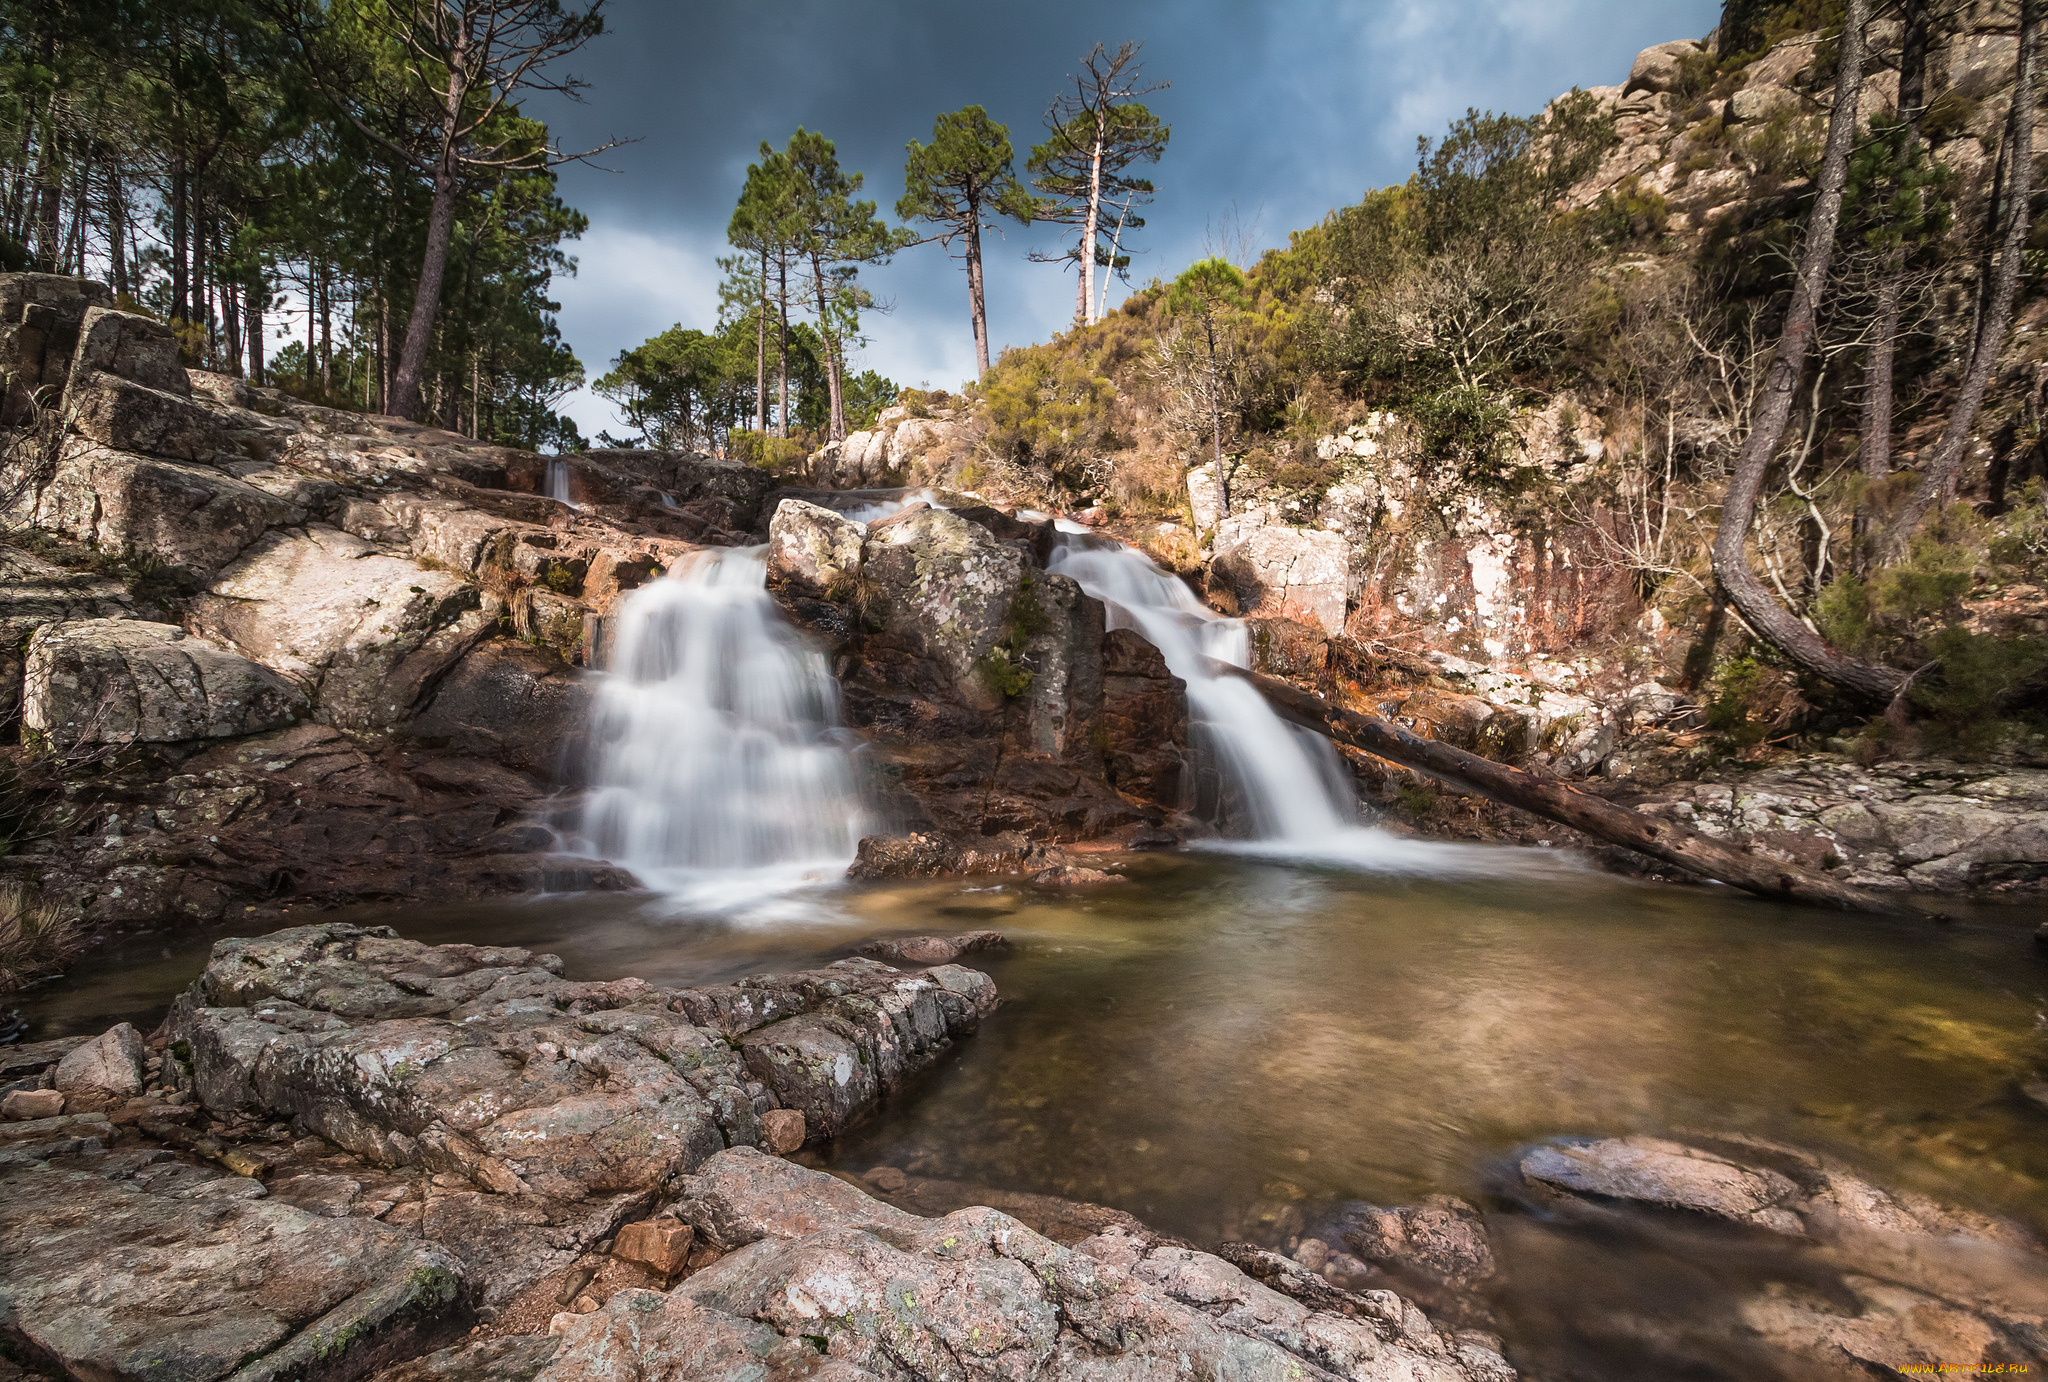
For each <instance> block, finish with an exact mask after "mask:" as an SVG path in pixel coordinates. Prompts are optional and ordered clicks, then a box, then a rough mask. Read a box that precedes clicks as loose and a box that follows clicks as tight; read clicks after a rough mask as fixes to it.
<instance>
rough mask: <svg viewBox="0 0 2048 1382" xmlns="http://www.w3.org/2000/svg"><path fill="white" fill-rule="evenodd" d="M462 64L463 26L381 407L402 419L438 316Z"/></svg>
mask: <svg viewBox="0 0 2048 1382" xmlns="http://www.w3.org/2000/svg"><path fill="white" fill-rule="evenodd" d="M468 61H469V28H468V24H467V21H466V20H465V21H464V22H462V23H459V24H458V25H457V26H456V30H455V40H454V43H453V44H452V45H451V47H450V50H449V60H448V99H447V104H446V106H445V107H444V108H443V110H442V111H441V141H440V144H441V149H440V156H439V157H438V158H436V159H435V160H434V199H433V204H432V207H431V209H430V210H429V211H428V213H427V244H426V249H425V250H424V251H423V252H422V253H421V255H420V276H419V282H418V285H417V286H416V287H415V288H414V290H413V297H412V316H411V318H410V319H409V320H407V322H406V324H405V344H404V345H403V346H401V347H400V348H399V352H398V372H397V373H396V374H395V375H393V376H392V380H391V396H390V398H389V399H388V400H387V401H386V403H385V411H386V412H388V413H391V414H393V415H394V416H397V417H402V418H407V419H410V418H411V417H412V415H413V414H414V413H417V412H418V411H419V409H420V375H421V374H422V372H423V371H424V370H425V369H426V364H427V344H428V338H429V337H431V336H432V335H433V334H434V318H435V316H436V315H438V313H439V312H440V308H441V280H442V279H443V278H445V277H446V276H447V273H448V245H449V242H450V241H451V240H452V239H453V238H454V232H455V194H456V191H457V181H458V179H457V172H458V168H457V165H458V163H459V161H460V158H461V151H460V150H459V149H457V148H456V140H457V138H458V136H459V132H460V130H461V128H462V107H463V103H464V102H465V101H466V100H467V99H468V97H469V91H468V88H467V85H466V82H465V77H464V73H465V69H466V65H467V63H468ZM310 293H311V289H310V288H309V289H308V294H309V295H310ZM310 306H311V304H310V302H309V303H308V307H309V308H310ZM306 336H307V347H306V349H307V353H308V358H307V360H306V375H307V377H308V378H309V379H310V378H311V377H312V373H313V361H312V358H311V352H312V344H311V341H312V332H311V331H308V332H307V333H306Z"/></svg>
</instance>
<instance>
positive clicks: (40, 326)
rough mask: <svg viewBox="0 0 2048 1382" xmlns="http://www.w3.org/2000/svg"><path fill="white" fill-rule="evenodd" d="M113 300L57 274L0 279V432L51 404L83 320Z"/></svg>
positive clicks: (100, 287)
mask: <svg viewBox="0 0 2048 1382" xmlns="http://www.w3.org/2000/svg"><path fill="white" fill-rule="evenodd" d="M113 297H114V295H113V294H112V293H111V292H109V291H108V290H107V286H106V285H105V284H104V283H93V282H90V281H88V280H86V279H80V278H71V277H68V276H66V275H63V274H0V427H19V426H21V425H23V424H24V423H27V422H28V421H30V420H31V419H32V418H33V417H34V416H35V415H36V414H37V412H38V411H40V410H42V409H46V408H50V407H53V406H54V405H55V404H56V403H57V401H58V395H59V393H60V392H61V391H62V390H63V388H64V383H65V381H66V380H67V379H69V378H70V376H71V357H72V356H73V354H75V353H76V351H77V348H78V333H79V329H80V327H81V326H83V324H84V321H85V314H86V313H87V312H89V311H93V310H95V309H103V308H105V307H106V306H107V304H109V303H111V302H112V301H113Z"/></svg>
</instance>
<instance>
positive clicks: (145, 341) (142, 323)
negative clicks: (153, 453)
mask: <svg viewBox="0 0 2048 1382" xmlns="http://www.w3.org/2000/svg"><path fill="white" fill-rule="evenodd" d="M96 373H105V374H111V375H114V376H115V377H117V378H120V379H126V380H129V381H130V382H132V383H136V384H141V385H143V386H144V387H145V388H151V389H159V390H161V391H163V392H164V393H168V394H175V395H177V396H178V397H181V398H190V397H191V396H192V380H191V378H190V376H188V375H187V374H186V373H185V367H184V365H182V364H180V363H179V362H178V337H177V335H176V333H174V332H173V331H172V330H171V328H169V327H168V326H165V325H164V324H163V323H162V322H159V321H155V320H152V319H151V318H149V317H143V316H137V315H136V314H135V313H133V312H117V311H115V310H114V309H113V308H111V307H88V308H87V309H86V310H85V316H84V318H83V319H82V321H81V322H80V324H79V329H78V350H77V352H76V353H75V354H73V355H72V357H71V382H70V387H71V388H73V389H75V388H77V387H79V386H81V385H83V384H84V383H85V382H86V381H87V380H88V379H89V378H90V377H91V376H92V375H94V374H96Z"/></svg>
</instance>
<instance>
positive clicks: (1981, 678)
mask: <svg viewBox="0 0 2048 1382" xmlns="http://www.w3.org/2000/svg"><path fill="white" fill-rule="evenodd" d="M1927 651H1928V652H1929V653H1930V654H1932V656H1933V657H1934V659H1935V660H1936V661H1937V662H1938V664H1939V665H1938V666H1937V667H1936V668H1935V669H1934V670H1933V672H1932V673H1931V674H1929V675H1926V676H1922V677H1920V678H1918V679H1916V680H1915V681H1914V683H1913V689H1912V690H1911V691H1909V692H1908V693H1907V694H1908V696H1909V697H1910V698H1911V700H1912V702H1913V705H1914V708H1915V709H1916V710H1918V711H1919V712H1920V713H1921V714H1922V715H1924V716H1926V717H1927V723H1926V725H1925V726H1924V731H1925V733H1926V734H1927V736H1928V739H1929V742H1930V746H1931V747H1933V748H1934V749H1935V750H1936V751H1937V752H1944V753H1948V754H1952V755H1954V756H1956V757H1961V758H1976V757H1981V756H1983V755H1985V754H1989V753H1992V752H1995V751H1996V750H1998V749H2000V748H2003V747H2004V746H2005V745H2006V743H2007V742H2008V741H2010V740H2011V739H2013V738H2014V737H2015V736H2017V735H2020V734H2024V733H2026V732H2027V730H2028V728H2029V727H2028V726H2027V725H2026V724H2025V723H2024V722H2023V721H2021V720H2019V719H2017V718H2016V717H2014V716H2013V715H2011V714H2010V713H2009V709H2008V707H2009V704H2010V701H2011V698H2012V697H2013V694H2014V693H2015V692H2016V691H2018V690H2019V689H2020V688H2021V687H2022V686H2026V685H2028V684H2030V683H2033V682H2036V681H2038V680H2039V678H2040V677H2041V675H2042V673H2043V671H2044V670H2048V646H2044V645H2043V644H2042V643H2041V642H2040V641H2039V640H2037V639H2032V638H2014V637H2004V636H1997V635H1992V634H1978V633H1971V632H1970V631H1969V630H1968V629H1963V628H1957V627H1953V626H1951V627H1949V628H1944V629H1940V630H1937V631H1936V632H1935V633H1934V635H1933V636H1932V637H1931V638H1930V639H1929V640H1928V647H1927Z"/></svg>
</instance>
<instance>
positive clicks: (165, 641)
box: [22, 619, 310, 747]
mask: <svg viewBox="0 0 2048 1382" xmlns="http://www.w3.org/2000/svg"><path fill="white" fill-rule="evenodd" d="M25 675H26V689H25V691H24V695H23V701H22V719H23V722H24V723H25V724H26V725H27V726H28V727H29V728H30V729H33V730H36V731H38V732H40V733H42V734H44V735H47V736H48V737H49V738H50V740H51V741H52V742H53V743H56V744H60V745H63V746H66V747H69V746H73V745H81V744H133V743H156V744H167V743H179V742H184V741H188V740H194V739H221V738H233V737H237V736H240V735H245V734H257V733H261V732H262V731H264V730H268V729H277V728H280V727H282V726H284V725H288V724H291V723H292V722H294V721H295V720H298V719H301V718H303V717H304V716H305V715H306V714H307V713H308V710H309V708H310V707H309V706H308V705H307V703H306V698H305V695H304V694H303V693H302V692H301V691H300V690H299V689H298V687H296V686H294V685H292V684H291V683H290V682H288V681H286V680H285V679H284V678H283V677H280V676H279V675H277V673H275V672H273V671H271V670H270V669H269V668H267V667H264V666H262V665H260V664H258V663H255V662H252V661H250V660H249V659H248V658H246V657H243V656H242V655H241V654H240V653H237V652H232V651H230V650H229V649H226V648H223V647H220V646H219V645H217V644H214V643H209V642H207V641H206V640H205V639H202V638H192V637H189V636H188V635H187V634H186V633H185V631H184V630H183V629H181V628H178V627H177V626H175V625H172V624H152V623H147V622H144V621H143V620H140V619H91V620H84V621H78V622H72V623H62V624H50V625H46V626H44V627H43V628H42V629H41V630H40V631H38V632H37V634H36V635H35V637H34V638H33V639H32V640H30V642H29V645H28V657H27V665H26V672H25Z"/></svg>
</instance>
